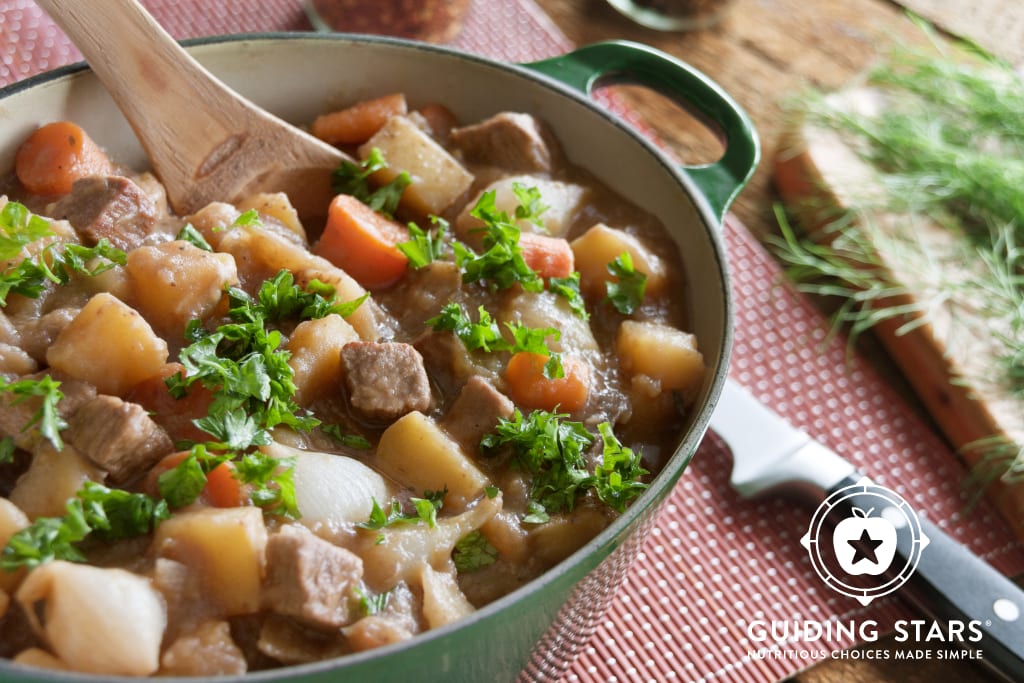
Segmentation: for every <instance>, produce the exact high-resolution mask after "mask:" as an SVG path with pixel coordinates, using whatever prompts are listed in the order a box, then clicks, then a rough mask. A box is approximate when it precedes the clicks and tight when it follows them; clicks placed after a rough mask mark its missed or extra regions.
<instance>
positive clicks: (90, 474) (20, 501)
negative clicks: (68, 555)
mask: <svg viewBox="0 0 1024 683" xmlns="http://www.w3.org/2000/svg"><path fill="white" fill-rule="evenodd" d="M87 481H103V475H102V473H101V472H100V470H98V469H97V468H96V467H95V466H94V465H93V464H92V463H91V462H89V461H88V460H87V459H86V458H85V456H83V455H82V454H80V453H79V452H78V451H77V450H75V448H74V447H73V446H72V445H71V444H64V450H62V451H57V450H55V449H54V448H53V446H52V445H51V444H50V443H49V442H48V441H41V442H39V445H38V446H37V447H36V449H35V453H34V455H33V457H32V464H30V465H29V468H28V470H26V471H25V473H24V474H23V475H21V476H20V477H19V478H18V482H17V483H16V484H15V485H14V489H13V490H12V491H11V500H10V502H12V503H14V504H15V505H17V506H18V508H20V509H21V511H22V512H24V513H25V514H26V515H28V517H29V519H38V518H39V517H59V516H61V515H63V514H64V513H65V512H67V510H66V509H65V507H66V506H67V502H68V501H69V500H71V499H72V498H74V497H75V494H76V493H78V491H79V489H81V488H82V486H83V485H84V484H85V482H87ZM0 573H2V572H0Z"/></svg>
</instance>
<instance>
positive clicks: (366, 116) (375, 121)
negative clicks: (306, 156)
mask: <svg viewBox="0 0 1024 683" xmlns="http://www.w3.org/2000/svg"><path fill="white" fill-rule="evenodd" d="M408 111H409V108H408V105H407V104H406V102H405V95H403V94H402V93H395V94H392V95H384V96H383V97H377V98H374V99H372V100H363V101H362V102H358V103H356V104H354V105H352V106H351V107H348V108H347V109H341V110H339V111H334V112H331V113H329V114H321V115H320V116H318V117H317V118H316V119H315V120H314V121H313V125H312V126H310V130H311V131H312V133H313V135H315V136H316V137H318V138H320V139H321V140H323V141H324V142H329V143H331V144H332V145H361V144H362V143H364V142H366V141H367V140H369V139H370V138H372V137H373V135H374V133H376V132H377V131H378V130H380V129H381V128H382V127H383V126H384V124H385V123H387V120H388V119H390V118H391V117H393V116H402V115H404V114H405V113H406V112H408Z"/></svg>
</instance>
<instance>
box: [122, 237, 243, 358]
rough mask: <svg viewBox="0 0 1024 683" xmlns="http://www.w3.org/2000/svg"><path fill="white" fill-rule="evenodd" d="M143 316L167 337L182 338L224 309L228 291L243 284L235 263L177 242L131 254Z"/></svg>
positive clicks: (130, 267)
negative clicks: (220, 307)
mask: <svg viewBox="0 0 1024 683" xmlns="http://www.w3.org/2000/svg"><path fill="white" fill-rule="evenodd" d="M126 269H127V270H128V273H129V275H130V276H131V279H132V285H133V287H132V290H133V292H134V294H135V303H136V305H137V307H138V310H139V312H140V313H142V315H143V317H145V318H146V320H148V321H149V322H150V324H152V325H153V327H154V328H156V329H158V330H160V331H161V332H163V333H164V334H166V335H168V336H171V335H173V336H174V337H175V338H179V337H181V335H182V333H183V332H184V330H185V326H186V325H187V324H188V322H189V321H190V320H192V319H194V318H200V319H202V318H205V317H206V316H208V315H210V314H211V313H212V312H213V311H214V310H215V309H216V307H217V304H218V303H220V300H221V297H222V296H223V293H224V286H225V285H237V284H238V271H237V269H236V268H235V260H234V259H233V258H232V257H231V256H230V255H229V254H217V253H211V252H209V251H205V250H203V249H200V248H199V247H197V246H195V245H193V244H192V243H190V242H186V241H183V240H176V241H174V242H164V243H162V244H158V245H155V246H151V247H139V248H138V249H134V250H132V251H131V252H129V253H128V263H127V265H126Z"/></svg>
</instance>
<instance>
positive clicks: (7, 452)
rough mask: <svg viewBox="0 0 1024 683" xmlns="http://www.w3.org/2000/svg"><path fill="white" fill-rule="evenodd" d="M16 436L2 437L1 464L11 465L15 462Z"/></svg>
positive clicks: (0, 448) (0, 443) (0, 442)
mask: <svg viewBox="0 0 1024 683" xmlns="http://www.w3.org/2000/svg"><path fill="white" fill-rule="evenodd" d="M14 451H15V446H14V438H13V437H10V436H5V437H4V438H2V439H0V465H10V464H11V463H12V462H14Z"/></svg>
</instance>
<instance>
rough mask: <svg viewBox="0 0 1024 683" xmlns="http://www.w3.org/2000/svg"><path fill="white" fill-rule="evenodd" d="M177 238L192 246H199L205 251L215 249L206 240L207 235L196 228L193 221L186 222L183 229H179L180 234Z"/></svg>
mask: <svg viewBox="0 0 1024 683" xmlns="http://www.w3.org/2000/svg"><path fill="white" fill-rule="evenodd" d="M175 239H178V240H182V241H185V242H188V243H189V244H191V245H192V246H194V247H198V248H199V249H202V250H203V251H213V247H211V246H210V243H209V242H207V241H206V238H205V237H203V233H201V232H199V231H198V230H196V229H195V226H193V225H192V224H191V223H186V224H185V225H184V226H183V227H182V228H181V230H179V231H178V235H177V236H176V237H175Z"/></svg>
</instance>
